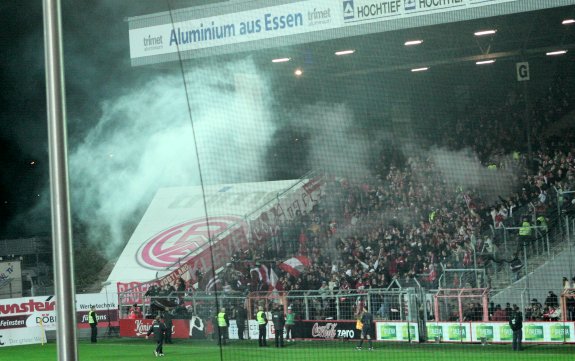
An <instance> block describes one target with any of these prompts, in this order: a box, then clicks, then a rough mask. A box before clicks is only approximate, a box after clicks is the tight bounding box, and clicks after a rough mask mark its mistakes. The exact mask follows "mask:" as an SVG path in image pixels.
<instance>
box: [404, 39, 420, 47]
mask: <svg viewBox="0 0 575 361" xmlns="http://www.w3.org/2000/svg"><path fill="white" fill-rule="evenodd" d="M421 43H423V40H408V41H406V42H405V44H404V45H405V46H411V45H419V44H421Z"/></svg>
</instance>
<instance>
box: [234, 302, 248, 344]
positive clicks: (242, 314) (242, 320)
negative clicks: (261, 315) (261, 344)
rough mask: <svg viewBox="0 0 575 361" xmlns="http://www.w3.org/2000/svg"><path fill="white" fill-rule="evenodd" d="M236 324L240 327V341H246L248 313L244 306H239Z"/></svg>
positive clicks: (236, 312) (236, 311) (236, 313)
mask: <svg viewBox="0 0 575 361" xmlns="http://www.w3.org/2000/svg"><path fill="white" fill-rule="evenodd" d="M235 317H236V324H237V326H238V337H239V339H240V340H243V339H244V333H245V330H246V319H247V318H248V313H247V311H246V309H245V307H244V306H243V305H239V306H238V307H236V310H235Z"/></svg>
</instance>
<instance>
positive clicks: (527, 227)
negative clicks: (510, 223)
mask: <svg viewBox="0 0 575 361" xmlns="http://www.w3.org/2000/svg"><path fill="white" fill-rule="evenodd" d="M519 238H520V239H521V241H522V243H523V245H526V244H529V241H531V223H529V221H528V220H527V218H523V220H522V221H521V227H519Z"/></svg>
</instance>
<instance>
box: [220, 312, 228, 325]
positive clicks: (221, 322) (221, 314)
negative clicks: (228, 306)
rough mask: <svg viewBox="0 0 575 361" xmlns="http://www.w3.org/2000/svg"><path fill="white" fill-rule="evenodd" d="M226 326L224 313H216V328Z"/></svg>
mask: <svg viewBox="0 0 575 361" xmlns="http://www.w3.org/2000/svg"><path fill="white" fill-rule="evenodd" d="M227 325H228V324H227V323H226V313H225V312H220V313H218V326H220V327H226V326H227Z"/></svg>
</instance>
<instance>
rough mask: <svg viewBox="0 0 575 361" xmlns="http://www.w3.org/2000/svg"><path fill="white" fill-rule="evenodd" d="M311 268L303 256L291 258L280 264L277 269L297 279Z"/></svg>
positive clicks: (307, 259) (308, 261)
mask: <svg viewBox="0 0 575 361" xmlns="http://www.w3.org/2000/svg"><path fill="white" fill-rule="evenodd" d="M310 266H311V262H310V260H309V258H307V257H305V256H297V257H292V258H290V259H288V260H286V261H284V262H283V263H280V265H279V268H281V269H282V270H284V271H285V272H287V273H289V274H290V275H292V276H294V277H299V275H300V274H302V273H304V272H305V271H306V269H307V268H309V267H310Z"/></svg>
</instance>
